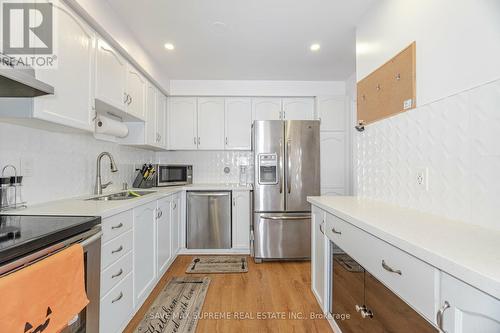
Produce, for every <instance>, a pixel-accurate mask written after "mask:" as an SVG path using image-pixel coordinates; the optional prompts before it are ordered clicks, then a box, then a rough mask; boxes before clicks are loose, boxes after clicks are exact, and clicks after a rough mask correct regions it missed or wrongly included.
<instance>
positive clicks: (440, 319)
mask: <svg viewBox="0 0 500 333" xmlns="http://www.w3.org/2000/svg"><path fill="white" fill-rule="evenodd" d="M449 308H450V303H448V301H444V304H443V306H442V307H441V308H440V309H439V311H438V312H437V314H436V324H437V326H438V329H439V333H446V331H445V330H444V328H443V324H444V323H443V319H444V312H445V311H446V310H447V309H449Z"/></svg>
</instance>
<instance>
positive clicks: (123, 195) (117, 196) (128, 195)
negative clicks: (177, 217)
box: [86, 191, 156, 201]
mask: <svg viewBox="0 0 500 333" xmlns="http://www.w3.org/2000/svg"><path fill="white" fill-rule="evenodd" d="M153 193H156V191H123V192H118V193H113V194H108V195H102V196H98V197H92V198H90V199H86V200H87V201H88V200H92V201H115V200H129V199H135V198H140V197H143V196H145V195H148V194H153Z"/></svg>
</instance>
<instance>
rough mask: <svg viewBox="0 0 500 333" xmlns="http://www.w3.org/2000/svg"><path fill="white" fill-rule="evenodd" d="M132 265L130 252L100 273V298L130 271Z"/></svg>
mask: <svg viewBox="0 0 500 333" xmlns="http://www.w3.org/2000/svg"><path fill="white" fill-rule="evenodd" d="M132 265H133V258H132V252H129V253H128V254H127V255H125V256H123V257H122V258H120V259H119V260H118V261H117V262H115V263H114V264H112V265H111V266H109V267H108V268H106V269H105V270H104V271H103V272H102V273H101V297H102V296H104V295H106V293H107V292H108V291H110V290H111V289H112V288H113V287H114V286H116V285H117V284H118V283H119V282H120V281H122V280H123V279H124V278H125V277H126V276H127V275H128V273H130V272H131V271H132Z"/></svg>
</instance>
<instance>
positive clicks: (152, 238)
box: [134, 201, 156, 306]
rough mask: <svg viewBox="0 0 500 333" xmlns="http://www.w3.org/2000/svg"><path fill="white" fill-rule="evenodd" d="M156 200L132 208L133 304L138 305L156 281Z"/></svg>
mask: <svg viewBox="0 0 500 333" xmlns="http://www.w3.org/2000/svg"><path fill="white" fill-rule="evenodd" d="M155 220H156V201H154V202H151V203H149V204H146V205H143V206H140V207H138V208H136V209H134V304H135V305H136V306H140V305H141V304H142V302H143V301H144V300H145V299H146V298H147V297H148V295H149V292H150V291H151V290H152V289H153V287H154V285H155V281H156V235H155V234H156V233H155V229H156V228H155Z"/></svg>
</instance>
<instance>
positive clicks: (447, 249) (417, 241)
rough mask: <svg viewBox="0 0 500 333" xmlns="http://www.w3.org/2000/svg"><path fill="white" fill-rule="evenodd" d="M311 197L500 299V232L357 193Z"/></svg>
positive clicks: (322, 206)
mask: <svg viewBox="0 0 500 333" xmlns="http://www.w3.org/2000/svg"><path fill="white" fill-rule="evenodd" d="M308 201H309V202H310V203H311V204H312V205H314V206H317V207H319V208H321V209H323V210H325V211H327V212H329V213H331V214H333V215H336V216H337V217H339V218H341V219H343V220H345V221H347V222H349V223H351V224H353V225H355V226H356V227H358V228H360V229H363V230H364V231H366V232H368V233H370V234H372V235H374V236H376V237H378V238H381V239H383V240H385V241H386V242H388V243H390V244H392V245H394V246H396V247H398V248H400V249H401V250H403V251H406V252H408V253H410V254H412V255H413V256H415V257H417V258H419V259H421V260H423V261H425V262H427V263H429V264H430V265H432V266H434V267H436V268H438V269H440V270H442V271H444V272H446V273H448V274H450V275H453V276H455V277H456V278H458V279H460V280H462V281H464V282H466V283H468V284H470V285H472V286H474V287H476V288H477V289H480V290H482V291H483V292H485V293H488V294H490V295H491V296H493V297H496V298H498V299H500V231H496V230H490V229H486V228H484V227H479V226H474V225H469V224H466V223H463V222H460V221H453V220H449V219H445V218H442V217H439V216H436V215H431V214H426V213H421V212H418V211H416V210H413V209H408V208H401V207H398V206H395V205H390V204H387V203H383V202H379V201H374V200H369V199H362V198H358V197H326V196H325V197H308Z"/></svg>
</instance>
